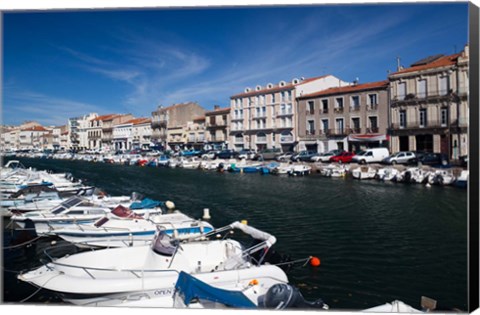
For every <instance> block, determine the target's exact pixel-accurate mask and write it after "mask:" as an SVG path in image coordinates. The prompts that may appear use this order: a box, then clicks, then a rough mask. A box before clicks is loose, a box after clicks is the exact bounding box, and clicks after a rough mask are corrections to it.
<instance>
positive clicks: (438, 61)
mask: <svg viewBox="0 0 480 315" xmlns="http://www.w3.org/2000/svg"><path fill="white" fill-rule="evenodd" d="M460 56H461V54H460V53H458V54H453V55H450V56H442V55H435V56H431V57H427V58H424V59H422V60H420V61H418V62H415V63H413V64H412V65H411V66H410V67H409V68H405V69H401V70H399V71H397V72H394V73H392V74H390V75H395V74H402V73H408V72H414V71H421V70H427V69H434V68H441V67H447V66H453V65H455V63H456V62H457V59H458V57H460Z"/></svg>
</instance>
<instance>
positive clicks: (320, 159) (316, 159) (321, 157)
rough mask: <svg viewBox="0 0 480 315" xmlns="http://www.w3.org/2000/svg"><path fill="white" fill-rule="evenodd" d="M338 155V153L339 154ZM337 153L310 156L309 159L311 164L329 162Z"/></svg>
mask: <svg viewBox="0 0 480 315" xmlns="http://www.w3.org/2000/svg"><path fill="white" fill-rule="evenodd" d="M339 153H340V152H339ZM337 154H338V153H334V152H325V153H320V154H318V155H315V156H312V158H311V159H310V160H311V161H312V162H329V161H330V158H331V157H332V156H335V155H337Z"/></svg>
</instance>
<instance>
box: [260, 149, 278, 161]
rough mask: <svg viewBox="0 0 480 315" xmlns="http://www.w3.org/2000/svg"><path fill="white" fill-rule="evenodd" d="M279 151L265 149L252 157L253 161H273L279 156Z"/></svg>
mask: <svg viewBox="0 0 480 315" xmlns="http://www.w3.org/2000/svg"><path fill="white" fill-rule="evenodd" d="M281 154H282V151H281V150H280V149H265V150H261V151H259V152H257V154H255V156H254V157H253V159H254V160H274V159H275V158H276V157H277V156H279V155H281Z"/></svg>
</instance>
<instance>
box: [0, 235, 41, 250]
mask: <svg viewBox="0 0 480 315" xmlns="http://www.w3.org/2000/svg"><path fill="white" fill-rule="evenodd" d="M39 238H41V236H37V237H35V238H33V239H31V240H29V241H26V242H24V243H21V244H17V245H13V246H5V247H3V249H13V248H17V247H22V246H24V245H28V244H30V243H33V242H35V241H36V240H38V239H39Z"/></svg>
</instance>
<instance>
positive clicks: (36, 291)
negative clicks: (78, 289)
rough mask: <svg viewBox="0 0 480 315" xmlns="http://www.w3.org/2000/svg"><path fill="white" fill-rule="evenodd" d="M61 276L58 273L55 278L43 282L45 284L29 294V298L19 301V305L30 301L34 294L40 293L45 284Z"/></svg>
mask: <svg viewBox="0 0 480 315" xmlns="http://www.w3.org/2000/svg"><path fill="white" fill-rule="evenodd" d="M61 275H62V274H61V273H60V274H58V275H55V276H53V277H51V278H50V279H48V280H47V281H45V283H44V284H42V285H41V286H40V287H39V288H38V289H37V290H35V292H33V293H32V294H30V295H29V296H27V297H26V298H24V299H23V300H20V303H23V302H26V301H28V300H29V299H31V298H32V297H33V296H34V295H35V294H37V293H38V292H40V291H41V290H42V289H43V287H44V286H45V285H46V284H47V283H49V282H50V281H51V280H52V279H53V278H56V277H58V276H61Z"/></svg>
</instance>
